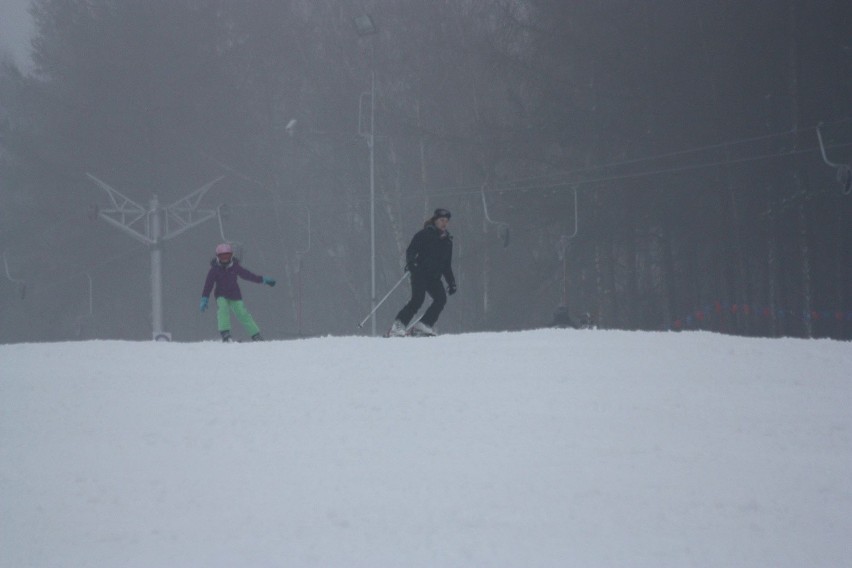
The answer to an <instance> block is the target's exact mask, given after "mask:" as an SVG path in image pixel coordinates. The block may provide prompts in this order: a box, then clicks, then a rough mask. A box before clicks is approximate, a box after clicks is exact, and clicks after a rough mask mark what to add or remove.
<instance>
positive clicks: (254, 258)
mask: <svg viewBox="0 0 852 568" xmlns="http://www.w3.org/2000/svg"><path fill="white" fill-rule="evenodd" d="M577 4H579V5H577ZM846 11H847V8H845V6H844V5H843V3H841V2H839V1H830V0H820V1H818V2H801V1H799V0H785V1H784V2H780V3H774V4H772V5H765V4H764V3H757V2H755V3H735V5H732V4H731V3H729V2H724V1H722V0H713V1H710V2H703V3H700V4H694V3H686V4H683V3H678V2H675V1H674V0H664V1H657V2H651V1H649V0H643V1H638V2H637V1H627V0H610V1H607V2H601V3H592V4H590V3H565V2H556V1H552V0H462V1H455V2H449V1H448V2H417V1H414V0H404V1H393V2H391V1H387V0H375V1H367V2H362V3H352V2H347V1H342V0H311V1H308V0H288V1H280V2H264V1H247V2H239V3H234V2H225V1H222V0H89V1H85V2H82V1H75V0H33V2H32V4H31V12H32V15H33V18H34V23H35V29H36V34H35V37H34V38H33V62H34V69H33V70H32V71H31V72H27V73H24V72H22V71H21V70H19V69H17V68H16V67H15V66H14V65H13V64H12V63H11V62H9V61H7V62H5V63H4V64H3V66H2V70H0V129H1V130H0V135H2V139H0V179H2V187H0V207H2V213H0V223H1V224H0V246H2V249H3V254H4V271H5V276H4V279H3V280H2V283H0V292H2V300H0V302H2V304H0V313H2V314H3V318H4V321H6V322H8V325H5V326H3V328H4V329H3V330H2V331H0V340H2V341H20V340H45V339H63V338H68V337H116V338H126V339H140V338H147V337H150V317H151V314H150V301H149V294H150V280H149V278H150V276H149V272H150V267H149V265H148V256H147V249H146V247H145V246H143V245H141V244H139V243H135V242H134V241H132V240H131V239H128V238H127V237H126V236H125V235H122V234H119V233H118V232H117V231H115V229H114V228H112V227H109V226H107V225H106V224H104V223H103V222H102V221H99V220H98V211H99V209H100V208H102V207H104V205H105V204H106V199H105V195H104V194H103V192H102V191H101V190H100V189H99V188H98V186H97V185H95V184H94V183H93V182H92V180H91V178H89V177H88V176H87V174H91V175H94V176H96V177H97V178H99V179H102V180H104V181H105V182H106V183H108V184H109V185H110V186H112V187H114V188H116V189H118V190H119V191H121V192H122V193H123V194H125V195H127V196H128V197H129V198H131V199H132V200H134V201H135V202H137V203H140V204H148V203H149V201H150V200H151V198H152V196H153V195H156V196H157V198H158V200H159V202H162V203H173V202H175V201H177V200H179V199H181V198H182V197H183V196H184V195H186V194H188V193H189V192H191V191H192V190H194V189H195V188H197V187H200V186H202V185H203V184H205V183H207V182H209V181H211V180H212V179H216V178H218V177H220V176H224V177H223V179H222V180H221V181H219V182H218V183H216V184H215V185H214V186H213V188H212V189H211V190H210V192H209V193H208V194H207V195H206V196H205V202H204V205H203V206H204V207H207V208H208V209H211V210H215V211H216V216H215V219H213V220H211V221H210V222H207V223H205V224H204V225H202V226H200V227H198V228H197V229H194V230H192V231H189V232H187V233H185V234H184V235H182V236H181V237H180V238H179V239H175V240H174V241H169V243H168V245H167V246H165V247H164V258H165V269H164V270H165V275H166V286H167V288H166V289H167V294H166V298H165V304H166V320H167V326H168V327H169V328H170V330H172V332H173V334H174V336H175V337H176V338H180V339H200V338H204V337H207V336H209V335H210V330H211V329H212V328H211V325H212V324H211V323H210V322H209V321H207V320H205V319H202V318H201V316H200V315H199V314H197V313H196V311H197V310H196V308H197V302H196V301H195V299H196V296H197V295H198V292H199V291H200V285H201V282H200V281H201V279H202V278H203V274H204V272H205V270H206V268H205V267H206V263H207V261H208V260H209V258H210V257H211V256H212V248H213V246H215V243H216V242H218V241H219V240H228V241H233V242H235V243H236V244H237V245H238V250H239V251H240V254H241V256H242V257H243V262H244V263H245V264H246V265H247V266H249V267H250V268H252V269H256V270H258V271H261V272H264V273H269V274H276V275H278V277H279V282H280V285H279V287H278V288H276V294H275V295H274V296H273V295H269V294H264V295H258V296H257V297H256V298H254V297H253V298H252V299H251V300H250V302H252V303H254V304H255V305H256V306H257V307H256V308H255V311H257V312H258V313H263V314H264V316H263V317H261V318H259V319H261V320H265V327H266V330H265V331H266V335H268V336H270V337H289V336H305V335H316V334H326V333H334V334H342V333H353V332H355V331H356V329H355V323H357V322H358V321H359V320H360V319H361V317H362V316H363V315H365V314H366V313H367V311H368V310H369V309H370V292H371V290H370V261H371V249H370V236H371V235H370V233H371V214H372V215H374V216H375V223H374V227H375V237H376V252H375V254H376V266H377V288H378V293H379V295H381V294H382V293H383V290H387V289H389V288H390V286H392V285H393V283H395V282H396V280H397V279H398V278H399V276H400V275H401V271H402V264H403V257H404V249H405V246H406V245H407V243H408V239H409V238H410V236H411V235H412V234H413V232H414V231H415V230H416V229H417V228H418V227H419V226H420V224H421V223H422V221H423V219H424V218H425V217H427V216H428V214H429V213H430V212H431V210H432V209H434V208H436V207H445V208H448V209H450V210H451V211H452V212H453V221H452V224H451V227H450V230H451V232H452V233H453V234H454V235H455V243H456V247H455V265H456V274H457V277H458V279H459V294H457V295H456V296H454V297H453V299H452V300H451V302H450V305H449V306H448V309H447V312H446V314H445V316H444V317H443V318H442V322H441V325H442V327H443V329H442V330H441V331H444V332H450V331H454V332H462V331H475V330H504V329H527V328H532V327H540V326H546V325H551V324H554V323H558V322H556V321H554V320H555V316H554V314H564V313H566V312H567V313H568V314H570V316H571V319H572V320H574V321H575V322H576V321H579V320H580V319H581V318H583V317H584V315H585V314H588V318H589V319H590V320H592V321H593V322H594V325H596V326H598V327H601V328H618V329H646V330H660V329H710V330H714V331H720V332H726V333H738V334H743V335H760V336H787V335H789V336H799V337H834V338H845V339H848V338H849V337H850V336H852V297H850V296H852V294H850V285H849V282H850V276H852V274H850V270H851V269H850V266H852V262H850V260H852V231H850V230H849V219H850V211H852V205H850V203H852V196H850V195H849V193H850V192H849V181H848V178H847V177H844V176H848V167H847V169H846V170H844V169H843V167H842V166H843V164H848V163H849V162H850V161H852V152H850V140H852V134H850V132H852V120H850V108H849V101H850V100H852V98H851V97H850V95H852V73H850V71H852V60H850V57H849V55H848V54H849V49H850V48H849V45H848V39H847V37H846V35H847V34H846V33H845V30H844V28H843V24H842V22H843V21H844V20H843V14H844V13H845V12H846ZM364 15H369V17H370V19H371V21H372V22H373V23H374V25H375V31H374V33H367V34H364V35H361V34H359V33H358V28H357V27H356V25H355V23H354V22H355V20H356V18H358V17H359V16H364ZM371 118H372V120H371ZM371 134H372V138H371V137H370V135H371ZM820 138H821V140H822V142H823V148H822V150H824V151H825V153H826V157H827V158H828V162H830V163H831V164H835V165H834V166H832V165H830V164H829V163H827V162H826V160H824V159H823V155H822V152H821V148H820V145H819V142H820ZM371 139H372V143H373V148H372V152H373V161H374V182H373V183H374V190H375V193H374V199H370V193H369V190H370V160H369V156H370V148H369V143H370V141H371ZM371 211H372V213H371ZM279 290H280V292H279ZM391 304H393V299H392V300H390V301H389V303H388V306H386V307H383V308H382V309H380V311H379V314H378V315H379V318H381V319H380V321H382V322H383V323H384V320H388V323H389V319H390V318H391V317H392V313H393V312H395V311H396V309H398V307H399V306H394V305H391Z"/></svg>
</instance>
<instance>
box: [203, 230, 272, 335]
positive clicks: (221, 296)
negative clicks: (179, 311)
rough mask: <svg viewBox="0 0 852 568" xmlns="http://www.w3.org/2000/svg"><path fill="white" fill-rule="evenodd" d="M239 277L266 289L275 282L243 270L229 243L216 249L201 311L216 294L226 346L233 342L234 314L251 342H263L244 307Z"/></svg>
mask: <svg viewBox="0 0 852 568" xmlns="http://www.w3.org/2000/svg"><path fill="white" fill-rule="evenodd" d="M238 277H239V278H242V279H244V280H248V281H249V282H255V283H257V284H260V283H261V282H262V283H263V284H266V285H267V286H275V280H273V279H272V278H269V277H268V276H258V275H257V274H254V273H252V272H250V271H249V270H247V269H245V268H243V267H242V266H241V265H240V263H239V261H238V260H237V258H236V257H235V256H234V248H233V247H232V246H231V245H230V244H228V243H222V244H220V245H219V246H217V247H216V258H214V259H213V260H211V261H210V270H208V271H207V279H206V280H205V281H204V288H203V289H202V290H201V304H200V306H199V307H200V309H201V311H202V312H203V311H204V310H206V309H207V304H208V301H209V300H208V299H209V297H210V292H213V293H214V295H215V297H216V306H217V308H218V309H217V311H216V320H217V323H218V326H219V333H220V334H221V336H222V341H224V342H226V343H229V342H231V341H233V339H232V338H231V312H232V311H233V312H234V315H236V316H237V321H239V322H240V323H241V324H242V325H243V327H244V328H245V330H246V333H248V335H249V336H250V337H251V339H252V341H262V340H263V337H262V336H261V335H260V328H259V327H258V326H257V324H256V323H255V321H254V318H253V317H251V314H250V313H249V312H248V310H247V309H246V306H245V303H243V295H242V292H241V291H240V285H239V283H238V282H237V278H238Z"/></svg>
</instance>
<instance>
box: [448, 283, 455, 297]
mask: <svg viewBox="0 0 852 568" xmlns="http://www.w3.org/2000/svg"><path fill="white" fill-rule="evenodd" d="M455 293H456V283H455V282H450V283H449V284H447V294H449V295H450V296H452V295H453V294H455Z"/></svg>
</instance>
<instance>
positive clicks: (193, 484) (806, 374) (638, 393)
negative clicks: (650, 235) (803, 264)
mask: <svg viewBox="0 0 852 568" xmlns="http://www.w3.org/2000/svg"><path fill="white" fill-rule="evenodd" d="M0 377H2V378H0V566H2V567H3V568H7V567H8V568H18V567H57V566H73V567H119V566H120V567H140V568H141V567H145V568H151V567H157V568H162V567H181V568H182V567H204V568H209V567H223V568H224V567H290V566H296V567H299V566H342V567H353V566H358V567H360V566H364V567H397V566H399V567H402V566H404V567H419V566H424V567H425V566H429V567H433V566H437V567H462V566H477V567H525V568H526V567H564V566H579V567H595V568H597V567H610V566H612V567H616V566H617V567H624V566H631V567H632V566H641V567H649V568H650V567H653V568H659V567H678V568H680V567H685V566H691V567H704V566H706V567H726V568H730V567H739V566H742V567H746V566H747V567H773V568H778V567H795V568H801V567H805V566H807V567H809V568H811V567H818V566H832V567H846V566H852V538H850V535H852V444H850V427H852V412H850V406H852V405H850V402H852V397H851V396H850V395H851V394H852V344H849V343H840V342H832V341H827V340H826V341H823V340H820V341H803V340H793V339H784V340H768V339H763V340H761V339H744V338H737V337H726V336H721V335H713V334H708V333H684V334H673V333H628V332H615V331H585V332H583V331H569V330H542V331H531V332H520V333H502V334H468V335H459V336H444V337H439V338H428V339H410V338H405V339H378V338H377V339H372V338H365V337H339V338H332V337H329V338H321V339H310V340H301V341H288V342H283V341H271V342H266V343H263V344H245V343H243V344H233V345H223V344H220V343H214V342H206V343H195V344H179V343H171V344H165V343H132V342H118V341H92V342H79V343H53V344H24V345H3V346H0Z"/></svg>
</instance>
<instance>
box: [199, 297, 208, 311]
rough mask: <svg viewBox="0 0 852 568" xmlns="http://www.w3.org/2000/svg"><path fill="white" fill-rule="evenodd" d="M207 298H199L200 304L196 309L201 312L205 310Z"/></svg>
mask: <svg viewBox="0 0 852 568" xmlns="http://www.w3.org/2000/svg"><path fill="white" fill-rule="evenodd" d="M207 302H208V300H207V296H201V304H199V306H198V308H199V309H200V310H201V311H202V312H203V311H204V310H206V309H207Z"/></svg>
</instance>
